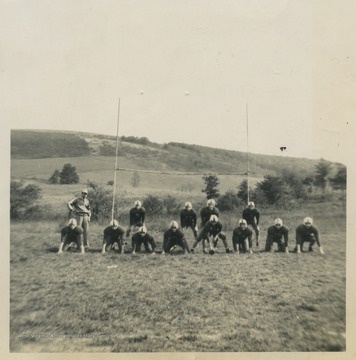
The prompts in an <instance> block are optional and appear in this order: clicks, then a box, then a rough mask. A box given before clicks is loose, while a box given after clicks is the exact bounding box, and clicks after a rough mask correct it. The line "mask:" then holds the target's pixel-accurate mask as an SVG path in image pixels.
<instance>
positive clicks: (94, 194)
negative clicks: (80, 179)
mask: <svg viewBox="0 0 356 360" xmlns="http://www.w3.org/2000/svg"><path fill="white" fill-rule="evenodd" d="M87 186H88V188H89V193H88V198H89V202H90V208H91V217H92V219H93V220H98V221H104V220H107V219H110V218H111V211H112V202H113V197H112V192H111V191H110V190H108V189H106V188H105V187H104V186H103V185H101V184H98V183H96V182H95V181H88V182H87ZM115 212H116V211H115Z"/></svg>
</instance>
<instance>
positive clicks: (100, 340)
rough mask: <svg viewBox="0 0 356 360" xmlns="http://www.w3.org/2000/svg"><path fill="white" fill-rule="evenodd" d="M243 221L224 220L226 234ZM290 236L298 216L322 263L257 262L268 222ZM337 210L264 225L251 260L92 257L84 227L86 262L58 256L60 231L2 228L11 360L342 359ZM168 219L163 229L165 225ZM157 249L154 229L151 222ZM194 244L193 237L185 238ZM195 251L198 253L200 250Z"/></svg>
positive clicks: (287, 258) (39, 226) (284, 257)
mask: <svg viewBox="0 0 356 360" xmlns="http://www.w3.org/2000/svg"><path fill="white" fill-rule="evenodd" d="M239 215H240V214H229V213H223V214H222V219H223V221H224V223H225V230H226V233H227V235H228V241H229V243H230V246H231V232H232V228H233V227H234V225H235V223H236V221H237V218H238V217H239ZM277 215H279V216H281V217H282V218H283V219H284V221H285V224H286V225H287V226H288V227H289V228H290V230H291V232H290V234H291V236H290V238H291V240H290V249H291V248H293V247H294V244H295V243H294V230H295V227H296V226H297V225H298V224H299V223H300V222H301V221H302V219H303V217H304V216H306V215H309V216H312V217H313V218H314V220H315V224H316V225H317V226H318V227H319V229H320V231H321V240H322V245H323V247H324V250H325V255H324V256H321V255H320V254H319V253H318V252H317V249H315V250H316V251H315V252H313V253H309V252H306V253H303V254H300V255H297V254H294V253H290V254H280V253H264V252H263V251H261V250H262V249H263V248H264V243H265V242H264V240H265V232H266V229H267V226H268V225H269V224H270V223H271V221H272V220H273V218H274V217H275V216H277ZM345 218H346V215H345V209H344V208H342V207H341V205H340V203H337V202H336V203H328V204H320V203H319V204H309V205H308V206H306V207H305V208H304V209H300V210H297V211H294V212H290V211H284V213H283V214H278V213H276V212H275V211H274V212H266V213H264V214H263V217H262V222H261V229H262V234H263V236H262V246H261V250H259V249H254V250H256V251H255V253H254V254H249V255H248V254H241V255H236V254H226V253H225V252H224V251H223V248H222V245H221V244H220V247H219V252H218V253H217V254H216V255H214V256H210V255H205V254H203V253H201V251H198V252H197V253H195V254H190V255H183V254H182V253H181V252H180V251H176V252H174V253H173V254H169V255H146V254H138V255H137V256H132V255H131V254H129V253H125V254H117V253H115V252H110V253H108V254H106V255H102V254H100V249H101V238H102V231H103V227H102V226H99V225H98V224H95V223H93V224H92V225H91V245H92V248H91V249H90V250H88V252H87V253H86V254H85V255H80V254H78V253H76V252H67V253H65V254H62V255H57V254H56V251H57V249H58V245H59V239H60V237H59V229H60V224H58V223H54V222H38V223H36V222H28V223H20V222H18V223H13V224H11V245H10V246H11V253H10V262H11V263H10V275H11V279H10V350H11V351H12V352H188V351H189V352H242V351H244V352H251V351H254V352H259V351H268V352H272V351H286V352H296V351H297V352H303V351H317V352H319V351H344V350H345V348H346V340H345V332H346V327H345V321H346V221H345ZM170 220H171V219H169V218H163V219H160V224H161V223H162V222H164V223H167V224H168V222H169V221H170ZM147 224H148V228H149V231H150V232H151V233H152V234H153V235H154V236H155V239H156V240H157V243H158V246H159V247H160V246H161V244H162V239H161V237H162V235H161V233H160V232H157V231H158V230H159V228H160V226H161V225H159V224H158V222H156V220H155V221H154V219H153V218H150V217H149V216H148V219H147ZM188 235H189V236H188V241H189V243H190V245H191V244H192V241H193V239H192V235H191V234H190V233H188ZM199 250H200V249H199Z"/></svg>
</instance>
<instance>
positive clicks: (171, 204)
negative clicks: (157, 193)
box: [162, 195, 180, 214]
mask: <svg viewBox="0 0 356 360" xmlns="http://www.w3.org/2000/svg"><path fill="white" fill-rule="evenodd" d="M162 205H163V208H164V209H165V211H166V213H167V214H177V213H178V212H179V210H180V203H179V202H178V200H177V199H176V198H175V197H174V196H172V195H167V196H165V197H164V198H163V200H162Z"/></svg>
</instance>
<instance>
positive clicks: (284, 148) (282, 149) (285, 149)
mask: <svg viewBox="0 0 356 360" xmlns="http://www.w3.org/2000/svg"><path fill="white" fill-rule="evenodd" d="M279 149H280V150H281V151H287V148H286V147H285V146H281V147H280V148H279Z"/></svg>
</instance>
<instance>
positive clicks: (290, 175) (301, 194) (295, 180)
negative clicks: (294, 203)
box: [282, 169, 306, 199]
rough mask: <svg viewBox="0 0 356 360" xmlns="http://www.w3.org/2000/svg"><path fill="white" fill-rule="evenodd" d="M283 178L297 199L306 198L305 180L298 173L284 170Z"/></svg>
mask: <svg viewBox="0 0 356 360" xmlns="http://www.w3.org/2000/svg"><path fill="white" fill-rule="evenodd" d="M282 178H283V181H284V182H285V184H287V185H288V187H289V192H290V194H291V195H292V197H293V198H295V199H302V198H305V197H306V192H305V188H304V185H303V179H302V177H301V176H299V175H298V174H297V173H295V172H293V171H291V170H287V169H284V170H283V171H282Z"/></svg>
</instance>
